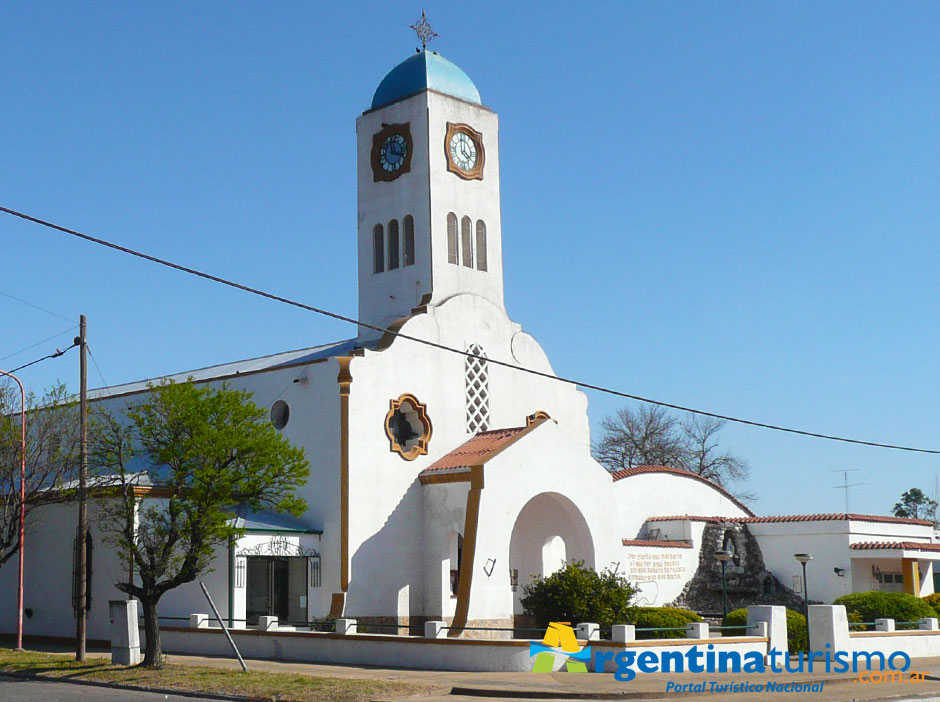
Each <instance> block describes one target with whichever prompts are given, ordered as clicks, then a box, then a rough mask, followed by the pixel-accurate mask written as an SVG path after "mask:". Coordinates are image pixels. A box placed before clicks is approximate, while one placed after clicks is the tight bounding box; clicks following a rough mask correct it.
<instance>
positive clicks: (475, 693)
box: [450, 676, 936, 700]
mask: <svg viewBox="0 0 940 702" xmlns="http://www.w3.org/2000/svg"><path fill="white" fill-rule="evenodd" d="M854 680H855V678H853V677H848V676H843V677H838V678H818V679H814V680H793V681H787V682H797V683H800V684H803V685H815V684H816V683H823V687H825V686H826V685H844V684H846V683H850V682H853V681H854ZM450 694H451V695H458V696H463V697H495V698H501V699H527V700H529V699H541V700H661V699H663V698H664V697H688V696H689V693H687V692H666V691H665V690H658V691H657V690H634V691H630V690H625V691H623V692H578V691H577V690H570V691H569V690H533V689H528V690H523V689H513V690H507V689H504V688H487V687H454V688H451V691H450ZM771 694H775V693H771ZM932 694H934V695H936V692H933V693H932Z"/></svg>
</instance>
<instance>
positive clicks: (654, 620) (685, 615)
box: [626, 607, 702, 639]
mask: <svg viewBox="0 0 940 702" xmlns="http://www.w3.org/2000/svg"><path fill="white" fill-rule="evenodd" d="M700 621H702V618H701V617H700V616H699V615H697V614H696V613H695V612H692V611H690V610H688V609H679V608H678V607H633V608H631V609H630V613H629V614H628V616H627V622H626V623H628V624H633V625H634V626H635V627H636V628H637V629H678V628H681V629H682V631H638V632H637V633H636V637H637V638H638V639H684V638H685V625H686V624H688V623H690V622H700Z"/></svg>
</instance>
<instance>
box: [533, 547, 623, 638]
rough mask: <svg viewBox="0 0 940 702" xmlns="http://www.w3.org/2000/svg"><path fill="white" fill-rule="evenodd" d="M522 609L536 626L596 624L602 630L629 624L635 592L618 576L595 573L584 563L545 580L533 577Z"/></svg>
mask: <svg viewBox="0 0 940 702" xmlns="http://www.w3.org/2000/svg"><path fill="white" fill-rule="evenodd" d="M522 592H523V596H522V608H523V611H524V612H525V613H526V614H529V615H532V616H534V617H535V620H536V623H537V626H539V627H545V626H548V623H549V622H571V623H572V624H577V623H578V622H597V623H598V624H599V625H600V626H601V627H603V628H609V627H610V626H611V625H612V624H623V623H624V622H628V621H630V620H629V619H628V618H627V617H628V615H629V612H630V611H631V608H630V600H632V599H633V595H634V593H635V592H636V589H635V588H634V587H633V586H632V585H630V583H629V582H627V579H626V578H625V577H623V576H622V575H617V574H616V573H612V572H610V571H608V570H605V571H604V572H603V573H596V572H595V571H594V569H593V568H585V567H584V561H576V562H574V563H569V564H567V565H565V567H564V568H562V569H561V570H557V571H555V572H554V573H552V574H551V575H549V576H548V577H547V578H543V577H541V576H538V577H536V578H535V579H534V580H533V581H532V582H531V583H529V584H528V585H526V586H525V587H524V588H523V591H522Z"/></svg>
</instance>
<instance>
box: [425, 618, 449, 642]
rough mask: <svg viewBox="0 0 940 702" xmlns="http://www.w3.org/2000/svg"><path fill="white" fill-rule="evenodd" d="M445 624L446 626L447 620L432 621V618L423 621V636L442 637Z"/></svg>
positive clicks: (428, 637) (429, 637) (430, 637)
mask: <svg viewBox="0 0 940 702" xmlns="http://www.w3.org/2000/svg"><path fill="white" fill-rule="evenodd" d="M445 626H447V622H442V621H433V620H432V621H429V622H425V623H424V638H426V639H443V638H444V627H445Z"/></svg>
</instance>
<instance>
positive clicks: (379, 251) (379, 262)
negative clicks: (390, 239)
mask: <svg viewBox="0 0 940 702" xmlns="http://www.w3.org/2000/svg"><path fill="white" fill-rule="evenodd" d="M372 260H373V266H372V270H373V272H375V273H381V272H382V271H384V270H385V230H383V229H382V225H381V224H376V225H375V228H374V229H373V230H372Z"/></svg>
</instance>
